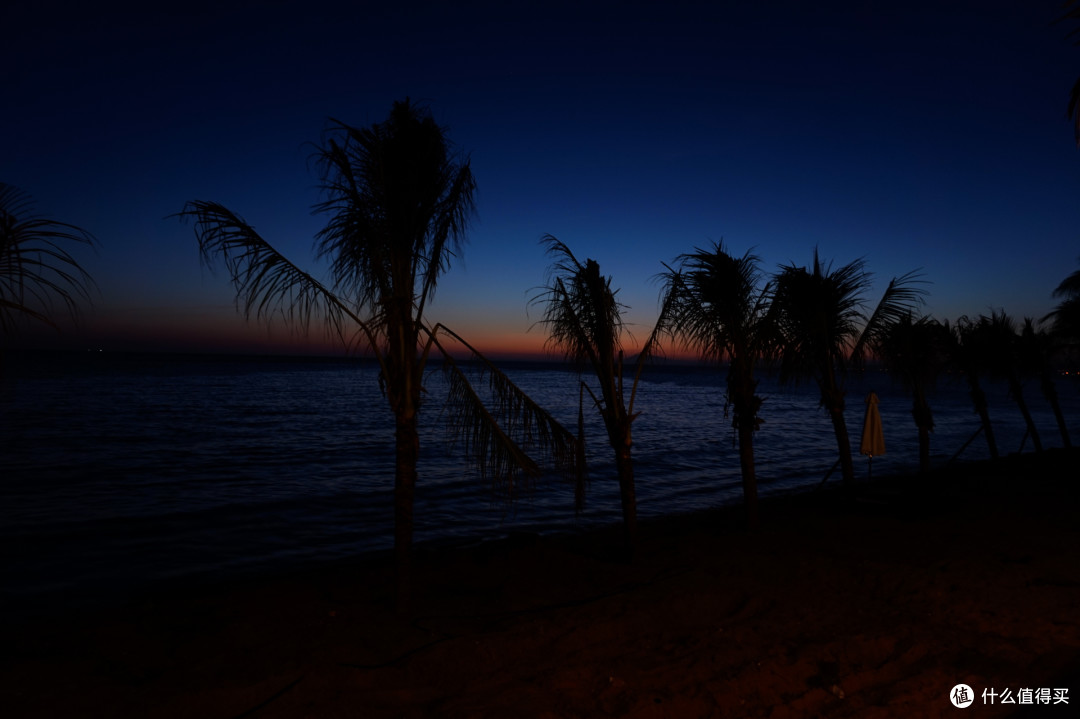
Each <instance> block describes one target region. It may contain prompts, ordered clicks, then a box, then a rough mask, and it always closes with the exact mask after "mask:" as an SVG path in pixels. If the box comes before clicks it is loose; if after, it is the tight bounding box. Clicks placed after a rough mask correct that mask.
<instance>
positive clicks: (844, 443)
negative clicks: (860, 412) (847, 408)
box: [829, 402, 855, 489]
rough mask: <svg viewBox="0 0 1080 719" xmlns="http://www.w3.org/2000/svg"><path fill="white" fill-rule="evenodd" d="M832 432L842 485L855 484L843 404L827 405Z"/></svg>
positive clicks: (852, 485)
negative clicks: (842, 480)
mask: <svg viewBox="0 0 1080 719" xmlns="http://www.w3.org/2000/svg"><path fill="white" fill-rule="evenodd" d="M829 416H830V417H831V418H832V425H833V432H834V433H835V434H836V448H837V449H838V450H839V451H840V472H841V476H842V477H843V478H844V486H845V487H847V488H849V489H850V488H852V487H854V486H855V465H854V464H853V463H852V461H851V439H850V438H849V437H848V431H847V421H846V420H845V419H844V404H843V402H841V403H840V405H839V406H831V407H829Z"/></svg>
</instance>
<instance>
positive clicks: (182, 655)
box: [0, 451, 1080, 719]
mask: <svg viewBox="0 0 1080 719" xmlns="http://www.w3.org/2000/svg"><path fill="white" fill-rule="evenodd" d="M858 495H859V496H858V498H857V499H852V498H850V497H847V498H845V497H844V496H842V495H840V494H837V493H835V492H829V491H825V492H821V493H817V494H812V495H807V496H801V497H795V498H787V499H784V500H778V501H774V502H771V503H766V504H765V505H764V506H763V507H762V517H763V526H762V528H761V529H760V530H759V531H758V532H756V533H747V532H745V531H744V530H743V529H742V528H741V527H740V525H741V521H740V514H739V513H738V512H728V511H725V512H716V513H709V514H703V515H700V516H692V517H678V518H671V519H668V520H664V521H660V522H655V523H648V524H645V525H644V526H643V527H642V532H641V549H640V552H639V554H638V557H637V559H636V561H635V562H634V563H632V564H628V563H625V562H622V561H620V560H619V558H618V552H617V551H616V548H617V547H618V542H619V533H618V532H617V531H602V532H598V533H594V534H590V535H587V536H585V537H577V538H554V539H543V540H537V539H528V538H520V539H518V540H515V541H509V542H502V543H493V544H490V545H485V546H481V547H477V548H472V549H469V550H464V549H457V550H445V549H444V550H439V551H428V552H420V553H419V554H418V555H417V566H416V580H417V581H416V596H415V601H414V604H413V606H412V611H411V614H410V615H409V616H406V617H401V616H398V615H397V614H396V613H395V611H394V607H393V602H392V598H391V595H390V591H389V590H390V588H391V586H392V582H391V577H392V573H391V571H390V568H389V566H388V564H387V563H386V561H385V559H380V558H376V559H369V560H366V561H364V562H357V563H356V564H354V565H353V566H348V567H339V568H334V569H326V570H322V571H320V572H318V573H311V574H306V575H299V576H291V577H281V578H277V579H274V580H260V581H249V582H246V583H242V584H233V585H230V586H217V587H205V586H204V587H200V588H194V589H190V590H189V591H187V592H186V593H185V595H184V596H177V595H172V596H168V597H158V598H157V599H150V598H147V599H144V600H141V601H139V602H137V603H135V604H133V605H131V606H126V607H114V608H111V609H109V610H107V611H96V612H94V613H91V614H89V615H80V614H77V613H67V612H63V611H55V612H53V613H51V614H49V615H48V616H46V617H41V618H38V619H35V620H33V621H32V622H31V623H29V624H28V623H26V622H21V623H20V624H19V625H18V626H16V627H12V626H10V622H6V623H5V628H4V636H3V637H2V639H3V642H4V647H3V657H4V661H3V665H2V666H0V670H2V679H0V715H3V716H6V717H23V716H35V717H37V716H41V717H89V716H102V717H185V718H188V717H260V718H262V717H398V716H403V717H592V716H629V717H714V716H731V717H742V716H747V717H758V716H761V717H806V716H826V717H848V716H851V717H854V716H858V717H885V716H888V717H935V716H971V717H990V716H1011V715H1013V713H1014V710H1015V709H1016V708H1017V707H1015V706H1011V707H1010V706H1004V707H1003V706H1001V705H997V704H995V705H994V706H993V707H991V706H988V705H983V704H982V699H981V698H980V699H978V700H977V701H976V704H975V705H973V706H972V707H969V708H968V709H967V710H965V711H960V710H958V709H955V708H954V707H953V706H952V705H951V704H950V702H949V700H948V693H949V690H950V689H951V688H952V687H953V685H955V684H957V683H960V682H963V683H966V684H969V685H970V686H972V687H973V688H974V689H975V691H976V692H977V693H981V691H982V689H984V688H994V689H995V690H996V691H998V692H1000V690H1001V689H1003V688H1009V689H1011V690H1012V693H1013V695H1014V696H1015V695H1016V694H1017V692H1018V690H1019V689H1021V688H1032V689H1036V688H1041V687H1047V688H1067V689H1069V700H1070V701H1069V705H1067V706H1066V705H1060V704H1058V705H1049V706H1047V705H1041V706H1034V707H1030V708H1029V709H1030V710H1031V711H1030V715H1031V716H1038V717H1046V718H1051V719H1052V718H1054V717H1062V718H1063V717H1066V716H1076V713H1075V712H1076V709H1077V707H1078V706H1080V454H1077V453H1076V452H1072V453H1066V452H1064V451H1051V452H1047V453H1045V454H1044V455H1043V456H1042V457H1035V456H1033V455H1029V456H1024V457H1020V458H1009V459H1007V460H1003V461H1002V462H1000V463H999V464H998V465H994V466H991V465H985V464H976V465H967V466H962V467H959V468H957V469H954V470H950V471H949V472H948V473H939V474H935V475H933V476H932V477H930V478H929V479H916V478H898V479H893V480H886V481H883V482H880V483H875V484H874V485H865V484H864V485H860V490H859V493H858Z"/></svg>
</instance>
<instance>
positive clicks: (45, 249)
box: [0, 182, 97, 334]
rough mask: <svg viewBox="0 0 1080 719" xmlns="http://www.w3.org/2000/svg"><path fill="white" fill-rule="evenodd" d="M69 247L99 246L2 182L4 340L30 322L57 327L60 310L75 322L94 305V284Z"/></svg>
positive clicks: (0, 323) (0, 311)
mask: <svg viewBox="0 0 1080 719" xmlns="http://www.w3.org/2000/svg"><path fill="white" fill-rule="evenodd" d="M70 243H75V244H81V245H90V246H91V247H93V246H94V245H96V244H97V240H95V239H94V236H93V235H91V234H90V233H89V232H87V231H86V230H84V229H82V228H79V227H76V226H75V225H69V224H68V223H66V222H58V221H57V220H53V219H50V218H48V217H43V216H41V215H38V214H36V213H35V212H34V201H33V199H32V198H31V197H30V195H28V194H26V193H25V192H22V191H21V190H19V189H18V188H17V187H13V186H12V185H8V184H5V183H3V182H0V334H8V333H10V332H13V331H14V330H15V329H16V328H17V327H18V326H19V324H20V322H21V321H22V320H26V319H29V320H33V321H37V322H44V323H45V324H47V325H50V326H52V327H56V323H55V322H54V321H53V319H52V315H53V312H54V308H55V306H56V304H58V303H59V304H60V305H63V306H64V308H66V310H67V311H68V312H69V313H70V314H71V315H72V316H75V315H76V314H77V310H78V305H79V301H85V302H89V301H90V293H91V290H92V289H93V287H94V282H93V280H92V279H91V278H90V275H88V274H87V273H86V271H85V270H83V268H82V267H81V266H80V265H79V263H78V261H76V259H75V258H74V256H72V255H71V254H70V253H69V252H68V250H67V245H69V244H70Z"/></svg>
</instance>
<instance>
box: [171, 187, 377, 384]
mask: <svg viewBox="0 0 1080 719" xmlns="http://www.w3.org/2000/svg"><path fill="white" fill-rule="evenodd" d="M175 216H176V217H178V218H180V219H181V220H183V221H193V222H194V223H195V236H196V238H197V239H198V241H199V252H200V255H201V257H202V260H203V263H204V264H206V266H207V267H210V268H211V269H212V268H213V267H214V266H215V261H216V260H217V259H220V260H221V261H222V262H223V263H224V264H225V267H226V269H227V270H228V272H229V275H230V279H231V281H232V283H233V286H234V287H235V288H236V305H237V308H238V309H239V310H240V311H241V312H242V313H243V315H244V317H245V318H246V319H249V320H250V319H256V320H267V319H271V318H272V317H275V316H280V317H281V318H283V319H284V320H285V321H286V322H288V323H291V324H294V325H297V326H298V327H299V328H300V329H302V330H306V329H308V327H309V326H310V324H311V320H312V319H313V318H322V319H323V320H324V321H325V323H326V325H327V328H328V329H330V330H331V331H333V332H334V333H335V334H337V335H338V336H339V337H341V338H342V339H343V340H344V341H346V342H348V331H347V323H346V320H351V321H352V322H353V323H355V325H356V327H357V328H359V330H360V331H361V332H362V333H363V335H364V337H365V338H366V340H367V342H366V344H367V345H368V347H369V348H370V349H371V351H372V352H373V353H374V354H375V355H376V356H377V357H378V358H379V361H380V364H381V363H382V359H381V355H382V353H381V351H380V346H379V342H378V339H377V336H376V332H375V328H376V327H377V326H378V324H379V320H378V318H376V319H375V320H374V321H366V322H365V321H364V320H362V319H360V317H359V316H358V315H357V314H356V313H355V312H354V310H353V308H351V307H349V306H348V305H346V304H345V303H344V302H343V301H342V300H341V299H340V298H339V297H338V296H337V295H335V294H334V293H333V292H331V291H330V290H328V289H326V287H324V286H323V285H322V284H321V283H320V282H319V281H318V280H316V279H315V278H314V277H312V276H311V275H309V274H308V273H307V272H304V271H303V270H301V269H300V268H299V267H297V266H296V265H295V264H293V263H292V262H291V261H290V260H289V259H288V258H286V257H285V256H284V255H282V254H281V253H280V252H278V251H277V250H276V249H274V247H273V246H271V245H270V243H269V242H267V241H266V240H264V239H263V238H262V237H261V236H260V235H259V234H258V233H257V232H256V231H255V228H253V227H252V226H251V225H249V224H248V223H247V222H245V221H244V219H243V218H242V217H240V216H239V215H237V214H235V213H233V212H232V211H231V210H229V209H228V208H226V207H224V206H223V205H220V204H218V203H216V202H207V201H202V200H193V201H191V202H188V203H187V204H186V205H184V210H183V211H182V212H179V213H177V214H176V215H175Z"/></svg>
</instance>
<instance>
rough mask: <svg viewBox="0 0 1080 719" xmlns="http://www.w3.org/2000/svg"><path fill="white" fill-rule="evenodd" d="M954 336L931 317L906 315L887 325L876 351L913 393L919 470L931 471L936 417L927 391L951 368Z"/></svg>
mask: <svg viewBox="0 0 1080 719" xmlns="http://www.w3.org/2000/svg"><path fill="white" fill-rule="evenodd" d="M951 344H952V335H951V331H950V330H949V328H948V326H947V325H943V324H941V323H939V322H937V321H936V320H934V319H933V318H931V317H925V316H924V317H920V318H918V319H914V318H913V316H912V315H911V314H906V315H903V316H902V317H900V318H899V319H897V320H896V321H894V322H890V323H888V324H887V325H886V326H885V328H884V331H883V332H881V333H880V335H878V336H877V338H876V340H875V343H874V346H873V350H874V353H875V354H877V356H878V357H879V358H880V359H881V360H882V362H883V363H884V365H885V367H886V369H887V370H888V371H889V372H890V373H891V374H893V375H894V376H895V377H898V378H899V379H900V381H901V382H902V383H903V385H904V387H905V388H906V389H907V390H908V391H909V392H911V402H912V403H911V416H912V417H913V418H914V420H915V426H916V427H917V428H918V432H919V471H920V472H922V473H926V472H929V471H930V433H931V432H933V431H934V414H933V411H932V410H931V409H930V402H929V400H928V399H927V392H928V391H929V390H931V389H933V387H934V384H935V383H936V382H937V378H938V376H939V375H940V374H941V373H942V372H943V371H945V368H946V367H947V366H948V361H949V355H950V348H951Z"/></svg>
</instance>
